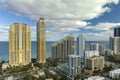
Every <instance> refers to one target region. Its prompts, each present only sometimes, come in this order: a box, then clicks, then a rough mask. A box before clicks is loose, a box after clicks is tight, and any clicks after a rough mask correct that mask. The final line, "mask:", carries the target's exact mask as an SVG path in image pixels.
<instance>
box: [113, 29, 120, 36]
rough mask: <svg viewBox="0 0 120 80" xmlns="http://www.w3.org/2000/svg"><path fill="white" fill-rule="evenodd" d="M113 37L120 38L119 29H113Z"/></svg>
mask: <svg viewBox="0 0 120 80" xmlns="http://www.w3.org/2000/svg"><path fill="white" fill-rule="evenodd" d="M114 37H120V27H117V28H114Z"/></svg>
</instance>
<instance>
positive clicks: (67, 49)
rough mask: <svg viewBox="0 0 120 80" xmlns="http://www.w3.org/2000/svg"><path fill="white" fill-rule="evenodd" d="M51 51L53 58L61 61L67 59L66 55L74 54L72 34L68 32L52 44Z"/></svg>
mask: <svg viewBox="0 0 120 80" xmlns="http://www.w3.org/2000/svg"><path fill="white" fill-rule="evenodd" d="M51 53H52V58H53V59H59V61H61V62H64V61H67V58H68V55H71V54H74V35H73V34H70V35H69V36H66V37H64V38H63V39H61V40H59V41H57V42H55V43H54V44H52V46H51Z"/></svg>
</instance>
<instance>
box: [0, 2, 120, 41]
mask: <svg viewBox="0 0 120 80" xmlns="http://www.w3.org/2000/svg"><path fill="white" fill-rule="evenodd" d="M39 18H45V23H46V40H47V41H57V40H60V39H61V38H63V37H65V36H67V35H69V34H71V33H74V35H75V38H76V37H77V36H78V35H81V34H82V35H84V36H85V37H86V40H87V41H107V40H109V37H111V36H113V29H114V27H119V26H120V3H119V0H0V41H9V27H10V25H11V24H13V23H26V24H28V25H29V26H30V27H31V40H32V41H36V22H37V21H38V20H39Z"/></svg>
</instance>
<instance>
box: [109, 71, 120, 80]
mask: <svg viewBox="0 0 120 80" xmlns="http://www.w3.org/2000/svg"><path fill="white" fill-rule="evenodd" d="M109 76H110V77H111V78H117V79H120V69H116V70H112V71H110V72H109Z"/></svg>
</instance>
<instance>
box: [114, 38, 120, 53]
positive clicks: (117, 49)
mask: <svg viewBox="0 0 120 80" xmlns="http://www.w3.org/2000/svg"><path fill="white" fill-rule="evenodd" d="M114 54H120V37H114Z"/></svg>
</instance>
